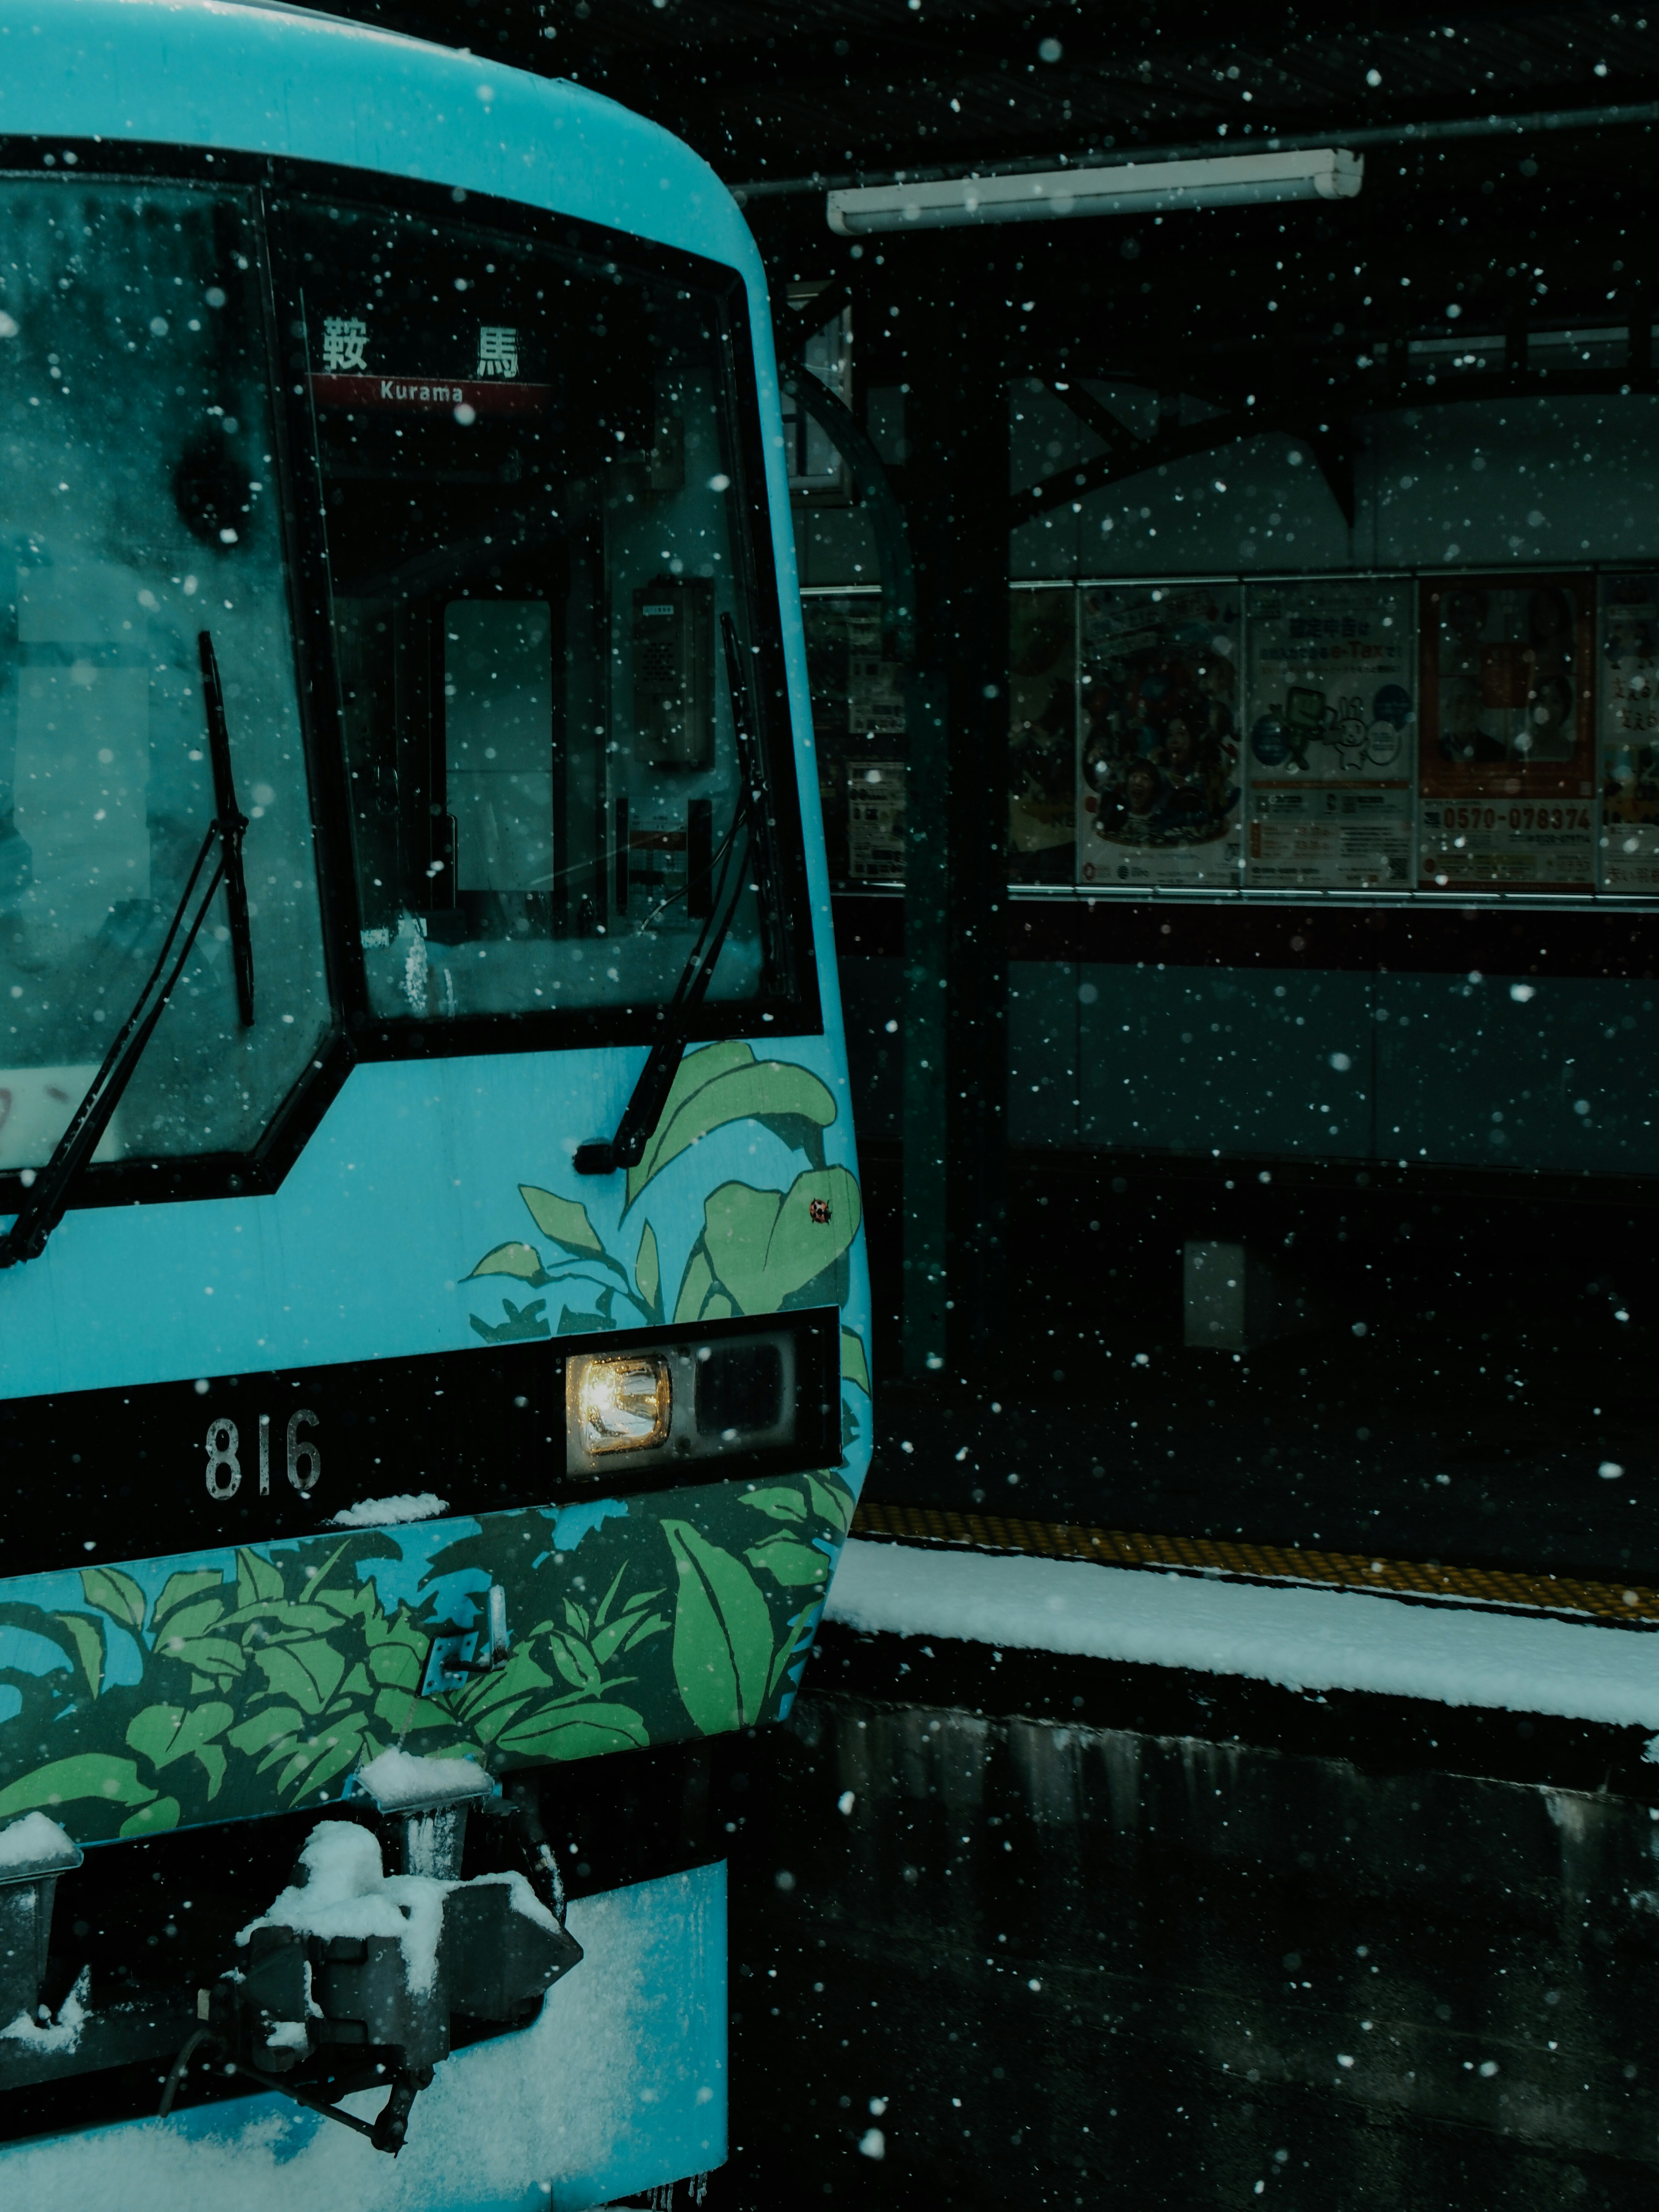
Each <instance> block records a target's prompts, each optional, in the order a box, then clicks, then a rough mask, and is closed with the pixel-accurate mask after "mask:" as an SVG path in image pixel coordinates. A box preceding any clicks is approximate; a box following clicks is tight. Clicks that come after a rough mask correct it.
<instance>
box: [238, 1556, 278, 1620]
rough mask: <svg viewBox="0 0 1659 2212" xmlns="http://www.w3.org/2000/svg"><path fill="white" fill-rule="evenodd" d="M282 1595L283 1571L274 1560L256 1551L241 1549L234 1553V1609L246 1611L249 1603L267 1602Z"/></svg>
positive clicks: (241, 1611) (240, 1611)
mask: <svg viewBox="0 0 1659 2212" xmlns="http://www.w3.org/2000/svg"><path fill="white" fill-rule="evenodd" d="M282 1595H283V1571H282V1569H281V1568H280V1567H279V1566H277V1565H276V1564H275V1563H274V1561H272V1560H270V1559H266V1558H264V1555H263V1554H262V1553H258V1552H252V1551H247V1550H246V1549H245V1550H242V1551H240V1552H238V1553H237V1554H236V1609H237V1611H238V1613H246V1611H247V1608H248V1607H250V1606H251V1605H258V1604H259V1603H261V1602H262V1601H263V1602H264V1603H266V1604H269V1603H270V1601H271V1600H272V1599H274V1598H280V1597H281V1596H282Z"/></svg>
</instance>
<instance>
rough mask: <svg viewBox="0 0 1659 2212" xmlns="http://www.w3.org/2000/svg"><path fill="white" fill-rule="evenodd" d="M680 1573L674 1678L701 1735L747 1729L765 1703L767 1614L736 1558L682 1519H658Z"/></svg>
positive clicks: (768, 1638)
mask: <svg viewBox="0 0 1659 2212" xmlns="http://www.w3.org/2000/svg"><path fill="white" fill-rule="evenodd" d="M662 1527H663V1534H664V1535H665V1536H666V1537H667V1539H668V1541H669V1546H670V1547H671V1550H672V1552H673V1554H674V1564H675V1565H676V1566H677V1567H678V1571H679V1595H678V1602H677V1603H676V1605H675V1607H674V1646H673V1653H674V1680H675V1683H676V1685H677V1686H678V1690H679V1693H680V1697H681V1699H682V1700H683V1702H684V1705H685V1709H686V1711H687V1712H688V1713H690V1716H691V1718H692V1720H693V1721H694V1722H695V1723H696V1725H697V1727H698V1728H699V1729H701V1730H702V1733H703V1735H718V1734H719V1733H720V1731H721V1730H722V1729H731V1728H746V1727H748V1726H749V1724H750V1723H751V1722H752V1721H755V1720H757V1719H758V1717H759V1716H760V1711H761V1707H762V1706H763V1705H764V1703H765V1701H766V1680H767V1674H768V1672H769V1668H770V1667H771V1663H772V1617H771V1615H770V1613H769V1612H768V1611H767V1609H766V1600H765V1599H764V1598H763V1596H762V1595H761V1594H760V1591H759V1589H758V1588H757V1586H756V1583H755V1579H754V1577H753V1576H752V1575H751V1574H750V1571H749V1570H748V1568H747V1567H746V1566H745V1565H744V1563H743V1561H742V1560H741V1559H733V1557H732V1554H731V1553H730V1552H723V1551H721V1550H720V1547H719V1546H718V1545H715V1544H711V1543H710V1542H709V1541H708V1538H707V1537H706V1536H705V1535H703V1534H702V1532H701V1531H700V1530H699V1529H696V1528H693V1527H692V1526H691V1524H690V1522H689V1521H665V1522H663V1524H662Z"/></svg>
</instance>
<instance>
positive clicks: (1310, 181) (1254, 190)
mask: <svg viewBox="0 0 1659 2212" xmlns="http://www.w3.org/2000/svg"><path fill="white" fill-rule="evenodd" d="M1364 173H1365V157H1364V155H1363V154H1351V153H1349V152H1348V151H1347V150H1346V149H1344V148H1340V147H1321V148H1319V149H1316V151H1314V152H1312V153H1301V154H1222V155H1214V156H1209V155H1206V157H1205V158H1204V159H1203V160H1201V161H1126V162H1123V163H1121V165H1118V166H1116V167H1112V168H1107V169H1045V170H1042V171H1041V172H1039V173H1035V174H1031V175H1027V176H1018V177H946V178H943V179H939V181H937V182H935V183H933V184H927V185H922V184H915V185H866V186H861V187H860V188H859V189H858V190H856V191H842V192H831V193H830V194H829V204H828V213H829V228H830V229H831V230H838V231H840V232H841V233H842V234H843V235H844V236H847V237H853V238H856V237H859V236H860V235H862V234H864V233H866V232H867V231H877V230H942V229H945V228H949V227H951V226H953V225H955V224H957V223H969V222H1051V221H1053V220H1054V218H1055V217H1057V216H1068V215H1152V214H1158V213H1162V212H1164V210H1169V209H1173V208H1188V207H1243V206H1246V205H1249V204H1251V203H1253V202H1256V201H1269V200H1313V199H1319V200H1351V199H1352V197H1353V196H1354V194H1355V193H1356V192H1357V191H1358V190H1359V186H1360V181H1361V179H1363V177H1364Z"/></svg>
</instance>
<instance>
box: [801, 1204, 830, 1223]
mask: <svg viewBox="0 0 1659 2212" xmlns="http://www.w3.org/2000/svg"><path fill="white" fill-rule="evenodd" d="M806 1211H807V1212H808V1213H809V1214H810V1215H811V1218H812V1219H813V1220H814V1221H816V1222H817V1223H818V1224H819V1225H820V1226H822V1225H823V1223H824V1222H826V1221H828V1219H829V1200H828V1199H827V1198H811V1199H808V1200H807V1202H806Z"/></svg>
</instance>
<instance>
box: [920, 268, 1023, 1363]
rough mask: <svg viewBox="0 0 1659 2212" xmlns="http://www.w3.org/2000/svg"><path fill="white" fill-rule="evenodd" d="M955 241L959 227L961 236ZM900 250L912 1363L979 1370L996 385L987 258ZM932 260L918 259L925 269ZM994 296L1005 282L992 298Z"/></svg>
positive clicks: (999, 428) (999, 810) (994, 804)
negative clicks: (907, 573)
mask: <svg viewBox="0 0 1659 2212" xmlns="http://www.w3.org/2000/svg"><path fill="white" fill-rule="evenodd" d="M954 244H955V242H954V241H952V245H953V246H954ZM940 245H941V241H940V240H939V236H938V234H933V235H932V236H931V237H930V238H929V240H927V251H926V252H925V253H923V252H920V251H918V247H919V246H921V241H917V243H916V246H911V247H910V250H909V252H907V254H906V256H905V270H906V273H907V275H908V274H911V273H912V272H914V273H915V276H916V278H917V283H916V286H915V289H908V288H907V289H905V290H904V291H903V292H902V294H901V295H900V296H901V298H902V302H903V304H902V318H903V331H904V338H903V346H902V353H903V358H904V363H905V377H906V381H907V383H908V396H907V398H906V403H905V423H906V436H907V441H908V465H907V468H906V471H905V477H906V481H905V504H906V509H907V513H908V521H909V526H910V542H911V547H912V550H913V553H914V556H915V571H916V643H917V657H916V672H915V677H914V678H913V681H912V683H911V685H910V690H909V698H908V734H909V775H908V785H907V789H906V799H905V836H906V848H907V849H906V854H905V869H906V875H905V921H904V964H905V997H904V1013H905V1091H904V1208H905V1222H904V1366H905V1370H906V1372H907V1373H908V1374H912V1375H922V1374H929V1373H932V1374H939V1373H941V1372H944V1371H946V1370H949V1371H951V1372H955V1373H957V1374H961V1375H963V1376H971V1377H974V1378H975V1379H976V1380H979V1381H983V1382H989V1381H991V1380H992V1379H993V1378H994V1375H995V1373H996V1370H997V1368H998V1366H999V1364H1000V1359H1001V1355H1002V1346H1003V1337H1004V1327H1005V1284H1004V1274H1005V1268H1006V1234H1005V1226H1006V1225H1005V1213H1006V1159H1005V1134H1004V1127H1005V1106H1006V1089H1007V924H1006V908H1007V860H1006V854H1007V834H1008V800H1007V789H1008V696H1007V693H1008V403H1007V391H1006V379H1005V372H1004V367H1003V362H1002V359H1001V348H1000V317H999V316H998V315H996V314H994V313H987V298H986V295H987V290H988V289H993V288H994V283H995V280H994V278H993V279H991V280H990V283H989V284H988V285H987V277H986V274H985V271H984V269H983V266H982V260H981V257H980V256H979V255H975V257H974V258H973V259H972V260H971V261H970V260H969V259H968V258H963V259H961V260H960V262H958V259H957V252H951V254H950V255H949V258H947V257H946V255H945V253H943V252H941V251H940ZM924 270H925V274H924V273H923V272H924ZM993 304H994V305H995V306H996V307H1000V300H999V301H996V302H994V303H993Z"/></svg>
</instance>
